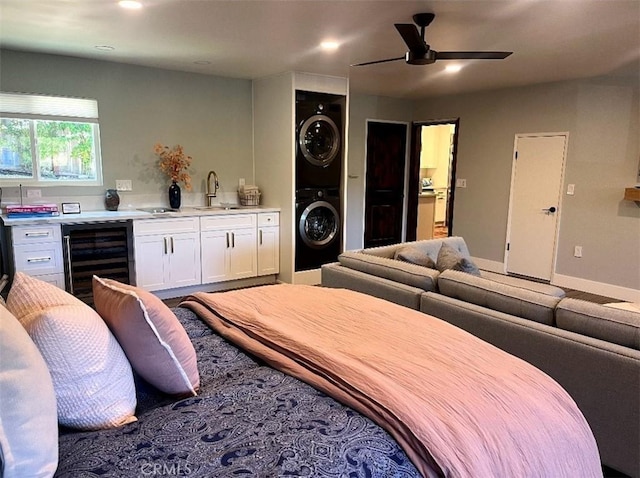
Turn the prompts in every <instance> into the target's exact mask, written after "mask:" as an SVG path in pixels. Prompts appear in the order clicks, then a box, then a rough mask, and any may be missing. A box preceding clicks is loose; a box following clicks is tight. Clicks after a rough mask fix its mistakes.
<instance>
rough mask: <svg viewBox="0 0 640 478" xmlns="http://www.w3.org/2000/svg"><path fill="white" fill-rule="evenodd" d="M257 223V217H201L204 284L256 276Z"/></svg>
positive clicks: (254, 215) (252, 215) (233, 215)
mask: <svg viewBox="0 0 640 478" xmlns="http://www.w3.org/2000/svg"><path fill="white" fill-rule="evenodd" d="M256 221H257V215H256V214H232V215H224V216H203V217H201V218H200V242H201V247H202V283H203V284H208V283H212V282H222V281H228V280H234V279H244V278H247V277H255V276H256V275H257V273H258V266H257V263H258V251H257V248H256Z"/></svg>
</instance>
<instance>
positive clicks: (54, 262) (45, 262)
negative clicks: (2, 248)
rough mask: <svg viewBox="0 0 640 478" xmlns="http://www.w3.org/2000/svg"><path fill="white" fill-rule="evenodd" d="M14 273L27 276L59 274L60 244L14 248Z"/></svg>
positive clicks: (27, 245) (28, 245) (60, 266)
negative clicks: (21, 273)
mask: <svg viewBox="0 0 640 478" xmlns="http://www.w3.org/2000/svg"><path fill="white" fill-rule="evenodd" d="M13 255H14V259H15V268H16V271H19V272H25V273H27V274H29V275H42V274H61V273H64V269H63V265H62V244H61V243H60V242H58V243H55V244H54V243H50V244H20V245H17V246H14V248H13Z"/></svg>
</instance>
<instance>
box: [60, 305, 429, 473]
mask: <svg viewBox="0 0 640 478" xmlns="http://www.w3.org/2000/svg"><path fill="white" fill-rule="evenodd" d="M173 311H174V313H175V314H176V316H177V317H178V319H179V320H180V322H181V323H182V324H183V325H184V327H185V330H186V331H187V333H188V335H189V337H190V338H191V340H192V342H193V344H194V346H195V349H196V352H197V355H198V368H199V370H200V391H199V393H198V396H197V397H193V398H186V399H183V400H178V401H175V400H173V399H171V398H169V397H167V396H165V395H163V394H161V393H159V392H157V391H156V390H154V389H153V388H152V387H151V386H150V385H148V384H146V383H145V382H144V381H143V380H142V379H141V378H140V377H139V376H137V377H136V389H137V390H138V408H137V410H136V415H137V417H138V421H137V422H134V423H131V424H129V425H125V426H124V427H121V428H115V429H111V430H99V431H88V432H81V431H75V430H71V429H63V430H61V433H60V440H59V457H60V459H59V464H58V470H57V472H56V475H55V476H59V477H69V478H71V477H73V478H76V477H79V476H100V477H124V476H126V477H133V476H152V475H154V474H156V475H161V474H164V475H169V476H197V477H216V478H218V477H219V478H225V477H239V476H240V477H242V476H247V477H275V476H290V477H299V476H314V477H343V476H350V477H365V476H370V477H407V478H409V477H418V476H420V474H419V473H418V472H417V470H416V469H415V467H414V466H413V465H412V463H411V462H410V461H409V460H408V458H407V456H406V455H405V453H404V452H403V451H402V449H401V448H400V447H399V446H398V445H397V444H396V442H395V441H394V440H393V439H392V438H391V437H390V436H389V434H388V433H387V432H385V431H384V430H383V429H381V428H380V427H378V426H377V425H375V424H374V423H373V422H372V421H371V420H369V419H367V418H365V417H363V416H361V415H360V414H358V413H356V412H354V411H352V410H350V409H349V408H348V407H346V406H344V405H341V404H340V403H338V402H336V401H335V400H333V399H332V398H329V397H328V396H326V395H325V394H323V393H321V392H319V391H317V390H315V389H313V388H312V387H310V386H309V385H306V384H304V383H302V382H300V381H299V380H296V379H295V378H293V377H290V376H287V375H285V374H283V373H282V372H279V371H277V370H274V369H273V368H271V367H269V366H268V365H266V364H264V363H263V362H261V361H260V360H258V359H256V358H254V357H252V356H250V355H248V354H246V353H244V352H243V351H242V350H240V349H239V348H237V347H236V346H234V345H232V344H230V343H229V342H227V341H226V340H224V339H223V338H222V337H220V336H219V335H217V334H214V333H213V331H212V329H211V328H209V327H208V326H207V325H206V324H205V323H204V322H202V321H201V320H200V319H199V318H198V317H197V316H196V315H195V314H194V313H193V312H192V311H190V310H188V309H185V308H182V307H177V308H174V309H173Z"/></svg>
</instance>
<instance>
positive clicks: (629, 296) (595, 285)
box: [551, 274, 640, 303]
mask: <svg viewBox="0 0 640 478" xmlns="http://www.w3.org/2000/svg"><path fill="white" fill-rule="evenodd" d="M551 284H553V285H556V286H558V287H566V288H568V289H575V290H580V291H582V292H589V293H590V294H597V295H602V296H605V297H613V298H614V299H619V300H623V301H628V302H638V303H640V290H637V289H631V288H628V287H621V286H618V285H613V284H606V283H604V282H596V281H591V280H587V279H581V278H579V277H572V276H566V275H562V274H554V275H553V278H552V279H551Z"/></svg>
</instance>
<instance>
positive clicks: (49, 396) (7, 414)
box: [0, 305, 58, 477]
mask: <svg viewBox="0 0 640 478" xmlns="http://www.w3.org/2000/svg"><path fill="white" fill-rule="evenodd" d="M0 457H1V458H2V460H0V461H1V466H0V472H1V473H0V474H2V476H5V477H10V476H14V477H17V476H24V477H27V476H28V477H48V476H53V474H54V473H55V471H56V468H57V466H58V414H57V410H56V397H55V394H54V391H53V382H52V381H51V375H50V374H49V370H48V369H47V365H46V363H45V361H44V359H43V358H42V355H40V352H39V351H38V349H37V347H36V346H35V344H34V343H33V341H32V340H31V338H30V337H29V335H28V334H27V332H26V330H25V329H24V327H23V326H22V325H20V322H18V320H17V319H16V318H15V317H14V316H13V315H12V314H11V313H10V312H9V311H8V310H7V309H5V308H4V306H2V305H0Z"/></svg>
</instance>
